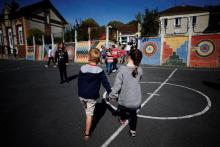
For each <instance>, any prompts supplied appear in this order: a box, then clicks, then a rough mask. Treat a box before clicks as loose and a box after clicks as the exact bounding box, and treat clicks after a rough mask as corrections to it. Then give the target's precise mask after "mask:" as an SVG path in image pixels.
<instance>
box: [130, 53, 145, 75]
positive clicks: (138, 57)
mask: <svg viewBox="0 0 220 147" xmlns="http://www.w3.org/2000/svg"><path fill="white" fill-rule="evenodd" d="M129 56H130V57H131V59H132V60H133V62H134V65H135V69H134V70H133V71H132V76H133V77H134V78H136V77H137V75H138V66H139V64H140V63H141V59H142V52H141V51H140V50H138V49H136V50H131V51H130V53H129Z"/></svg>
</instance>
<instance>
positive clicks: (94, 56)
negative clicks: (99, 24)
mask: <svg viewBox="0 0 220 147" xmlns="http://www.w3.org/2000/svg"><path fill="white" fill-rule="evenodd" d="M100 57H101V53H100V51H99V49H97V48H92V49H90V51H89V61H92V62H96V63H99V61H100Z"/></svg>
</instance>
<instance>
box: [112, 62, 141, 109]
mask: <svg viewBox="0 0 220 147" xmlns="http://www.w3.org/2000/svg"><path fill="white" fill-rule="evenodd" d="M133 70H134V67H131V66H128V65H127V66H121V67H120V68H119V70H118V73H117V75H116V78H115V82H114V86H113V87H112V92H111V93H110V94H109V96H110V97H111V98H116V97H118V98H119V99H118V104H119V105H122V106H125V107H127V108H139V107H140V106H141V99H142V96H141V86H140V80H141V77H142V75H143V70H142V68H140V67H138V75H137V77H136V78H134V77H133V76H132V71H133Z"/></svg>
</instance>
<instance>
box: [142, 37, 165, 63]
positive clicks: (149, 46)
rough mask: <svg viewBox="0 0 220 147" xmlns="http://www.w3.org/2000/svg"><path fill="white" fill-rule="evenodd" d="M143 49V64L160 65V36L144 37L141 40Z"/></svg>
mask: <svg viewBox="0 0 220 147" xmlns="http://www.w3.org/2000/svg"><path fill="white" fill-rule="evenodd" d="M141 50H142V52H143V59H142V62H141V63H142V64H150V65H160V51H161V39H160V37H157V38H143V39H142V40H141Z"/></svg>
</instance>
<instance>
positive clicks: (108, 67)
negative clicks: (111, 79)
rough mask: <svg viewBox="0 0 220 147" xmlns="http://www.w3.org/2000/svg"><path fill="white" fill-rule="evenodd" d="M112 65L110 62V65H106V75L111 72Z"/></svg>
mask: <svg viewBox="0 0 220 147" xmlns="http://www.w3.org/2000/svg"><path fill="white" fill-rule="evenodd" d="M112 65H113V63H112V62H111V63H107V72H108V74H110V73H111V72H112Z"/></svg>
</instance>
